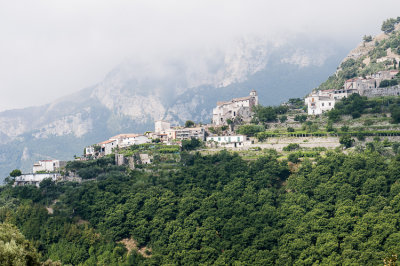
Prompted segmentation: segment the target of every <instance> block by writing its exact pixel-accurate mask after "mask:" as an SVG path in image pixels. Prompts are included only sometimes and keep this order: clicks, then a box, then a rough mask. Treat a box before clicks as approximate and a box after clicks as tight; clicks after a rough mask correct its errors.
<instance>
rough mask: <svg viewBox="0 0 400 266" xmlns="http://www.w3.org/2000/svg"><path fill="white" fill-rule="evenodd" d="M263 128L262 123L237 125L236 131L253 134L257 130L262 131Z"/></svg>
mask: <svg viewBox="0 0 400 266" xmlns="http://www.w3.org/2000/svg"><path fill="white" fill-rule="evenodd" d="M264 130H265V127H264V126H262V125H243V126H241V127H239V129H238V131H237V132H238V133H239V134H242V135H246V136H250V137H252V136H254V135H255V134H257V133H258V132H262V131H264Z"/></svg>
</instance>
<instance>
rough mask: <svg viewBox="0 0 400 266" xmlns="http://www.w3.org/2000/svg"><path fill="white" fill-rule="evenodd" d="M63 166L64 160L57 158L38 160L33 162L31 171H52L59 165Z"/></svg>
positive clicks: (58, 167)
mask: <svg viewBox="0 0 400 266" xmlns="http://www.w3.org/2000/svg"><path fill="white" fill-rule="evenodd" d="M63 166H65V162H63V161H59V160H40V161H38V162H37V163H34V164H33V169H32V171H33V173H37V172H54V171H56V170H58V169H60V167H63Z"/></svg>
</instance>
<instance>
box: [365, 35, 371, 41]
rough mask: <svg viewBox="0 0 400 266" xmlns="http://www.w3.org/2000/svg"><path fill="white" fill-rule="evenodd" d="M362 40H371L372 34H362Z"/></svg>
mask: <svg viewBox="0 0 400 266" xmlns="http://www.w3.org/2000/svg"><path fill="white" fill-rule="evenodd" d="M363 41H364V42H372V36H371V35H364V37H363Z"/></svg>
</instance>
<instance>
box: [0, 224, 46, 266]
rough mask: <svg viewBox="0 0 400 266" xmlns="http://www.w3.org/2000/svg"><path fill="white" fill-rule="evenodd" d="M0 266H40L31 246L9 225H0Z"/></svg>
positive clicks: (36, 254)
mask: <svg viewBox="0 0 400 266" xmlns="http://www.w3.org/2000/svg"><path fill="white" fill-rule="evenodd" d="M0 265H40V263H39V254H38V253H37V251H36V250H35V248H34V246H33V244H32V243H31V242H29V241H28V240H26V239H25V237H24V236H23V235H22V234H21V233H20V232H19V230H18V229H17V228H16V227H15V226H14V225H11V224H6V223H0Z"/></svg>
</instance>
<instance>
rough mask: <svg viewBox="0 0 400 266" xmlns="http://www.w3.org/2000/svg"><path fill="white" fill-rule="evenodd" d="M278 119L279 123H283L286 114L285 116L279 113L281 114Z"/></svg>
mask: <svg viewBox="0 0 400 266" xmlns="http://www.w3.org/2000/svg"><path fill="white" fill-rule="evenodd" d="M279 121H280V122H281V123H285V122H286V121H287V116H286V115H281V116H280V117H279Z"/></svg>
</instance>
